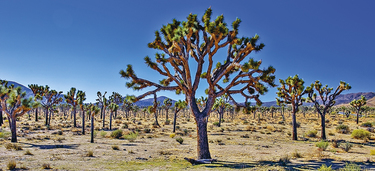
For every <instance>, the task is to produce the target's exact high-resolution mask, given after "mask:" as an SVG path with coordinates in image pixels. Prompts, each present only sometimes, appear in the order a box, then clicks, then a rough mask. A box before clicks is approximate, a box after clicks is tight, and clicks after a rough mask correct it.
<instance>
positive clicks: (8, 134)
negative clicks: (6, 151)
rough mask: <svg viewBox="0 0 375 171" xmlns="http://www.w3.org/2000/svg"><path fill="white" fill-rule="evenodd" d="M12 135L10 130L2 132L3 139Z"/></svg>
mask: <svg viewBox="0 0 375 171" xmlns="http://www.w3.org/2000/svg"><path fill="white" fill-rule="evenodd" d="M10 135H11V133H10V132H8V131H4V130H3V131H1V132H0V138H2V139H7V138H9V137H10Z"/></svg>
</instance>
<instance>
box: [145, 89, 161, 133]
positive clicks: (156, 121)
mask: <svg viewBox="0 0 375 171" xmlns="http://www.w3.org/2000/svg"><path fill="white" fill-rule="evenodd" d="M156 99H157V98H156V93H155V94H154V105H153V106H149V107H147V112H148V113H149V114H151V113H153V114H154V117H155V122H154V123H153V125H156V126H158V127H160V125H159V122H158V113H157V107H158V104H159V103H158V101H156Z"/></svg>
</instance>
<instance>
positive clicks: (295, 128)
mask: <svg viewBox="0 0 375 171" xmlns="http://www.w3.org/2000/svg"><path fill="white" fill-rule="evenodd" d="M292 126H293V133H292V134H293V138H292V140H298V138H297V120H296V111H293V115H292Z"/></svg>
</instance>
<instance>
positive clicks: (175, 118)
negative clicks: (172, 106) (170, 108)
mask: <svg viewBox="0 0 375 171" xmlns="http://www.w3.org/2000/svg"><path fill="white" fill-rule="evenodd" d="M176 108H177V107H176ZM177 112H178V110H177V109H176V110H175V111H174V118H173V132H176V121H177Z"/></svg>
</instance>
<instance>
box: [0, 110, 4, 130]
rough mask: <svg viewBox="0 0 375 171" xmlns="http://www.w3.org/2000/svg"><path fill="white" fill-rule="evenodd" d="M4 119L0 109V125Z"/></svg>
mask: <svg viewBox="0 0 375 171" xmlns="http://www.w3.org/2000/svg"><path fill="white" fill-rule="evenodd" d="M3 123H4V121H3V111H2V110H0V126H1V125H3Z"/></svg>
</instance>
